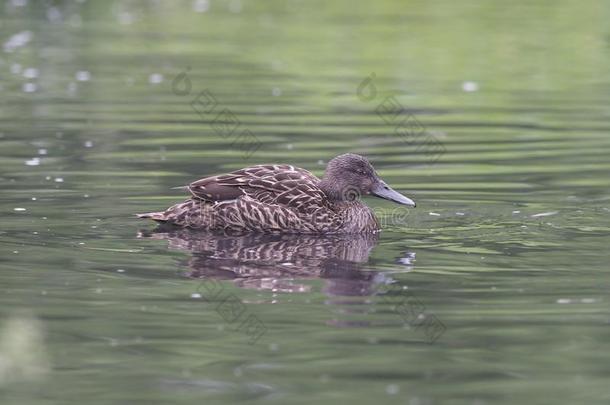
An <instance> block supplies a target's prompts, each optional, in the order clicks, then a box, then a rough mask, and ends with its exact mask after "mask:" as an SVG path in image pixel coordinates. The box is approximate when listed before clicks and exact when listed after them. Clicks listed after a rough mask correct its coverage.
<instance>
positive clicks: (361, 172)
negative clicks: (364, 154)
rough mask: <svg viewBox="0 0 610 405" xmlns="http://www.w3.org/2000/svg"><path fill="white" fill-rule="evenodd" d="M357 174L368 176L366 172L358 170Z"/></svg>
mask: <svg viewBox="0 0 610 405" xmlns="http://www.w3.org/2000/svg"><path fill="white" fill-rule="evenodd" d="M356 173H358V174H362V175H365V174H366V172H365V171H364V170H356Z"/></svg>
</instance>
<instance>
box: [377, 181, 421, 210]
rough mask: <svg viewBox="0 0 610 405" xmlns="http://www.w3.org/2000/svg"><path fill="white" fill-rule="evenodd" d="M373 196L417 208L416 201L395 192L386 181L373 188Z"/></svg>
mask: <svg viewBox="0 0 610 405" xmlns="http://www.w3.org/2000/svg"><path fill="white" fill-rule="evenodd" d="M371 194H373V195H374V196H377V197H379V198H383V199H385V200H390V201H394V202H395V203H398V204H402V205H406V206H408V207H415V201H413V200H412V199H410V198H408V197H405V196H404V195H402V194H400V193H399V192H398V191H395V190H393V189H392V188H391V187H390V186H388V185H387V184H386V183H385V182H384V181H379V182H378V183H377V184H376V185H375V186H373V189H372V190H371Z"/></svg>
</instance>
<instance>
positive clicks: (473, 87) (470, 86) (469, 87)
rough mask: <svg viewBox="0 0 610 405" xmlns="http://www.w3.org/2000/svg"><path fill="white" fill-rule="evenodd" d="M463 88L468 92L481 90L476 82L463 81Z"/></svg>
mask: <svg viewBox="0 0 610 405" xmlns="http://www.w3.org/2000/svg"><path fill="white" fill-rule="evenodd" d="M462 90H464V91H465V92H467V93H472V92H475V91H477V90H479V85H478V84H477V83H476V82H464V83H462Z"/></svg>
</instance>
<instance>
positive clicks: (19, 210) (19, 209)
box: [13, 207, 27, 212]
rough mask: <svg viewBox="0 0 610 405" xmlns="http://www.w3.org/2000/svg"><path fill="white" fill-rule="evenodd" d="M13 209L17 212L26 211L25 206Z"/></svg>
mask: <svg viewBox="0 0 610 405" xmlns="http://www.w3.org/2000/svg"><path fill="white" fill-rule="evenodd" d="M13 210H14V211H17V212H23V211H27V210H26V209H25V208H21V207H17V208H13Z"/></svg>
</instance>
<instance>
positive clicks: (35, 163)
mask: <svg viewBox="0 0 610 405" xmlns="http://www.w3.org/2000/svg"><path fill="white" fill-rule="evenodd" d="M25 164H26V166H38V165H39V164H40V158H37V157H35V158H32V159H28V160H26V161H25Z"/></svg>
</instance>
